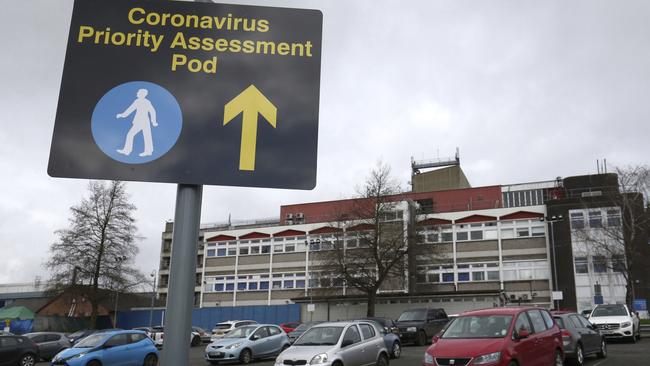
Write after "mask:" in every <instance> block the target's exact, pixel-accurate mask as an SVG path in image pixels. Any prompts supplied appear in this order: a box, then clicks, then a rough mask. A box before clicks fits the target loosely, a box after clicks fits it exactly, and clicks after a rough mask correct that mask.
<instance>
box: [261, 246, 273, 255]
mask: <svg viewBox="0 0 650 366" xmlns="http://www.w3.org/2000/svg"><path fill="white" fill-rule="evenodd" d="M270 252H271V246H270V245H262V254H269V253H270Z"/></svg>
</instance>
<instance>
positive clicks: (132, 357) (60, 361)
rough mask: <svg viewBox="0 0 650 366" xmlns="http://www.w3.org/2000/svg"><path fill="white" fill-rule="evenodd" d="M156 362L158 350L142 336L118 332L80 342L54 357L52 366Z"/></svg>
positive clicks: (147, 364)
mask: <svg viewBox="0 0 650 366" xmlns="http://www.w3.org/2000/svg"><path fill="white" fill-rule="evenodd" d="M158 358H159V354H158V350H157V349H156V347H155V346H154V344H153V341H152V340H151V338H149V337H147V335H146V334H145V333H144V332H142V331H138V330H117V331H108V332H98V333H95V334H92V335H90V336H88V337H86V338H84V339H82V340H80V341H79V342H78V343H77V344H75V345H74V346H73V347H72V348H68V349H66V350H63V351H61V352H59V353H58V354H57V355H56V356H54V358H53V359H52V365H65V366H87V365H124V366H142V365H144V366H155V365H157V364H158ZM93 361H94V362H93Z"/></svg>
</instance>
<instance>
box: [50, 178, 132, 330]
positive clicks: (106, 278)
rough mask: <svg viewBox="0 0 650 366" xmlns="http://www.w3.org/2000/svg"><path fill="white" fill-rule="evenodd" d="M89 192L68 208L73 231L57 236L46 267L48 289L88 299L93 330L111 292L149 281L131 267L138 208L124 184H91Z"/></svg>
mask: <svg viewBox="0 0 650 366" xmlns="http://www.w3.org/2000/svg"><path fill="white" fill-rule="evenodd" d="M88 193H89V195H88V197H84V198H82V199H81V202H80V203H79V204H78V205H76V206H72V207H71V208H70V211H71V213H72V217H71V218H70V219H69V228H67V229H62V230H58V231H57V232H56V234H57V236H58V240H57V241H56V242H55V243H53V244H52V246H51V247H50V258H49V260H48V261H47V263H46V265H47V267H48V268H49V269H50V271H51V276H52V277H51V280H50V283H51V285H50V286H51V288H50V290H52V291H54V292H57V293H60V292H63V291H73V292H77V293H79V294H81V295H83V296H85V297H86V298H87V299H88V301H89V302H90V304H91V307H92V312H91V319H90V323H91V324H90V326H91V327H93V328H94V327H95V326H96V320H97V315H98V308H99V304H100V303H101V302H102V301H104V300H107V299H106V298H107V297H108V296H110V295H109V294H110V293H111V292H112V291H124V290H126V289H130V288H133V287H134V286H136V285H137V284H138V283H144V282H145V277H144V275H143V274H142V273H141V272H140V271H139V270H137V269H135V268H134V267H133V260H134V258H135V256H136V255H137V254H138V247H137V245H136V244H135V242H136V240H137V239H139V237H138V236H137V234H136V231H137V230H136V226H135V219H134V217H133V211H135V209H136V207H135V206H134V205H133V204H131V203H130V202H129V196H128V194H127V192H126V187H125V185H124V183H123V182H119V181H112V182H110V183H104V182H97V181H91V182H90V183H89V184H88ZM79 284H81V285H79ZM106 290H110V291H106Z"/></svg>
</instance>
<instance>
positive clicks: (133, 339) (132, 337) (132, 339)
mask: <svg viewBox="0 0 650 366" xmlns="http://www.w3.org/2000/svg"><path fill="white" fill-rule="evenodd" d="M145 339H147V336H146V335H144V334H137V333H130V334H129V343H138V342H140V341H143V340H145ZM53 340H54V341H56V340H58V339H53Z"/></svg>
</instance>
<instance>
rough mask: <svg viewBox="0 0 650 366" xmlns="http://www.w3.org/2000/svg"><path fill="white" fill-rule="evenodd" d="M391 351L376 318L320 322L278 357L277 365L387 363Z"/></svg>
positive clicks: (362, 365) (332, 365)
mask: <svg viewBox="0 0 650 366" xmlns="http://www.w3.org/2000/svg"><path fill="white" fill-rule="evenodd" d="M388 355H389V353H388V350H387V349H386V345H385V343H384V338H383V336H382V334H381V332H380V331H379V329H377V327H376V325H375V324H374V323H373V322H365V321H353V322H336V323H323V324H318V325H316V326H314V327H312V328H310V329H309V330H308V331H306V332H305V333H303V334H302V335H301V336H300V338H298V339H297V340H296V341H295V342H294V343H293V345H292V346H291V347H289V348H288V349H287V350H285V351H284V352H282V353H281V354H280V355H279V356H278V357H277V358H276V360H275V366H297V365H318V366H343V365H345V366H370V365H376V366H387V365H388V359H389V357H388Z"/></svg>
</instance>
